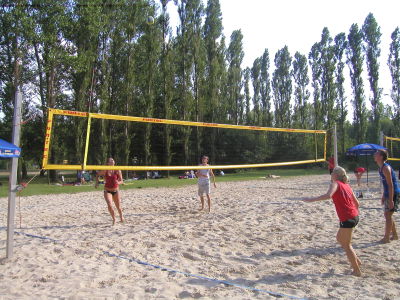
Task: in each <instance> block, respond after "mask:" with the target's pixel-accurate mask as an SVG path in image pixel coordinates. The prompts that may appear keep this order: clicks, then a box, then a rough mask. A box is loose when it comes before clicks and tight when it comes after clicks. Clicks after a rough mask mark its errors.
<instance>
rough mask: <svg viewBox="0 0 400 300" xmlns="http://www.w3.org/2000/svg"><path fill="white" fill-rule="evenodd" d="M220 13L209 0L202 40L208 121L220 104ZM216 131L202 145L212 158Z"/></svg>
mask: <svg viewBox="0 0 400 300" xmlns="http://www.w3.org/2000/svg"><path fill="white" fill-rule="evenodd" d="M222 29H223V27H222V13H221V6H220V3H219V0H209V1H208V2H207V7H206V19H205V23H204V42H205V48H206V67H205V81H206V82H207V83H208V84H207V87H206V89H205V96H206V102H205V107H206V109H205V115H204V120H205V121H208V122H217V121H218V112H219V107H220V105H221V93H220V92H221V88H222V85H221V83H222V73H223V70H222V68H223V66H222V65H221V60H220V57H221V55H223V53H221V44H222V43H221V42H220V39H221V37H222ZM216 141H217V133H216V132H215V130H212V131H211V133H210V137H209V141H208V142H207V145H205V146H204V150H205V151H206V152H208V153H209V154H210V155H211V157H212V158H213V159H215V158H216V153H217V152H216V148H215V145H216Z"/></svg>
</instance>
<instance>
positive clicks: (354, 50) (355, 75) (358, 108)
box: [346, 24, 367, 143]
mask: <svg viewBox="0 0 400 300" xmlns="http://www.w3.org/2000/svg"><path fill="white" fill-rule="evenodd" d="M347 39H348V47H347V50H346V55H347V64H348V66H349V69H350V80H351V87H352V89H353V97H354V98H353V101H352V102H353V107H354V128H355V139H356V142H357V143H362V142H365V134H366V130H367V124H366V123H367V120H366V115H367V112H366V106H365V96H364V82H363V78H362V71H363V63H364V55H363V49H362V32H361V30H359V28H358V25H357V24H353V25H351V27H350V32H349V34H348V36H347Z"/></svg>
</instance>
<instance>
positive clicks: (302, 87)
mask: <svg viewBox="0 0 400 300" xmlns="http://www.w3.org/2000/svg"><path fill="white" fill-rule="evenodd" d="M292 76H293V80H294V84H295V88H294V98H295V99H294V113H293V119H294V120H293V121H294V126H296V127H297V126H300V127H301V128H306V127H307V102H308V99H309V98H310V92H309V91H308V85H309V83H310V78H309V77H308V65H307V57H306V56H305V55H302V54H301V53H299V52H296V53H295V55H294V60H293V69H292Z"/></svg>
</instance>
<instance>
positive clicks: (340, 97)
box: [335, 32, 347, 153]
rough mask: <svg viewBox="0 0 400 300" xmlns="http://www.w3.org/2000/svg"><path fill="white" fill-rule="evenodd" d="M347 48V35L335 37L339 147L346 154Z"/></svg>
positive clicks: (342, 34)
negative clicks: (345, 79)
mask: <svg viewBox="0 0 400 300" xmlns="http://www.w3.org/2000/svg"><path fill="white" fill-rule="evenodd" d="M346 48H347V40H346V34H345V33H344V32H342V33H339V34H338V35H336V36H335V58H336V62H337V65H336V71H335V74H336V90H337V101H336V107H337V111H338V118H337V120H338V122H337V123H338V127H337V130H338V135H339V139H338V144H339V145H338V146H339V149H340V153H344V152H345V148H346V144H345V143H346V131H345V123H346V117H347V104H346V96H345V90H344V67H345V62H344V61H343V55H344V52H345V50H346Z"/></svg>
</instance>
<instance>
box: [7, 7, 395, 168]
mask: <svg viewBox="0 0 400 300" xmlns="http://www.w3.org/2000/svg"><path fill="white" fill-rule="evenodd" d="M168 2H169V0H159V1H153V0H140V1H130V0H113V1H103V0H91V1H87V0H60V1H52V0H40V1H38V0H29V1H21V0H16V1H15V0H14V1H11V0H4V1H2V4H0V20H1V29H0V30H1V32H0V70H1V71H0V108H1V111H2V113H3V115H2V116H1V120H0V122H1V130H0V135H1V136H2V137H5V138H9V136H10V134H11V118H12V110H13V105H12V100H13V95H14V92H15V89H16V87H17V86H22V87H23V90H24V94H25V103H24V117H25V119H28V120H29V122H27V123H26V124H25V125H24V127H23V135H22V146H23V148H24V150H25V151H24V152H23V164H26V162H27V161H35V162H37V163H40V159H41V151H42V147H43V136H44V128H45V124H46V113H47V108H48V107H54V108H62V109H71V110H78V111H91V112H101V113H109V114H119V115H136V116H146V117H149V116H151V117H158V118H166V119H180V120H194V121H204V122H215V123H232V124H251V125H258V126H274V127H296V128H310V129H329V128H332V127H333V125H334V123H337V124H338V128H339V137H340V142H339V144H340V149H341V152H342V153H344V151H345V148H346V147H347V146H349V145H350V144H351V143H353V142H357V143H359V142H364V141H367V140H368V141H370V142H378V133H379V131H380V130H381V129H382V128H383V129H384V130H385V131H386V132H389V131H391V132H390V133H391V134H392V135H396V134H397V135H398V134H400V30H399V28H396V29H395V30H394V32H393V34H392V42H391V44H390V55H389V58H388V64H389V67H390V72H391V76H392V82H393V86H392V93H391V97H392V99H393V106H387V107H384V106H383V104H382V89H381V88H380V85H379V63H378V61H379V57H380V42H381V32H380V27H379V25H378V24H377V22H376V20H375V18H374V16H373V14H369V15H368V16H367V18H366V19H365V22H364V24H363V25H362V27H361V28H360V27H359V26H358V25H357V24H353V25H352V26H351V28H350V30H349V32H348V33H347V34H346V33H339V34H338V35H336V36H334V37H333V36H331V34H330V32H329V30H328V28H324V29H323V31H322V35H321V40H320V41H318V42H316V43H315V44H314V45H313V46H312V48H311V50H310V52H309V53H308V55H306V54H302V53H299V52H295V54H294V56H292V54H291V53H290V51H289V49H288V47H287V46H285V47H283V48H282V49H280V50H278V51H277V53H275V56H274V59H273V62H272V61H271V60H272V59H271V58H270V53H269V51H268V49H265V51H264V53H263V54H262V55H261V56H260V57H259V58H256V59H255V60H254V63H253V65H252V66H251V67H247V68H244V67H243V65H242V64H243V57H244V51H243V35H242V32H241V31H240V30H235V31H233V32H232V34H231V36H230V39H229V41H227V40H226V37H225V36H224V35H223V25H222V13H221V8H220V4H219V0H208V1H207V3H203V2H202V0H174V5H175V7H176V9H177V11H178V15H179V26H178V27H177V28H176V31H175V29H173V28H171V26H170V20H169V15H168V11H167V6H168ZM149 16H153V17H154V18H155V22H154V24H152V23H151V22H148V21H147V19H148V17H149ZM272 64H273V66H272ZM364 66H366V67H367V68H366V70H364ZM346 67H347V68H346ZM365 71H367V73H368V81H369V84H368V87H367V85H366V84H365V83H364V82H363V74H364V73H363V72H365ZM346 72H349V74H350V80H351V87H352V92H353V93H352V97H351V98H350V99H348V98H346V93H345V89H344V81H345V73H346ZM310 75H311V76H310ZM367 88H369V89H370V90H371V97H370V99H369V101H370V104H371V105H370V106H371V110H368V109H367V105H366V104H367V100H366V96H365V90H366V89H367ZM350 106H352V108H353V110H354V116H353V118H352V119H353V121H352V122H349V121H347V120H348V119H349V118H348V116H347V111H348V109H349V107H350ZM85 126H86V125H85V122H84V121H83V120H81V119H80V118H76V119H68V118H59V119H58V120H57V126H56V130H57V135H56V136H54V137H53V138H54V139H53V145H54V147H52V149H51V159H52V160H53V161H60V160H62V159H68V160H69V161H70V162H75V163H80V162H82V153H83V151H82V149H83V145H84V140H85V136H84V133H85ZM72 129H73V130H72ZM92 136H95V137H96V139H94V140H93V143H92V144H91V156H90V160H91V163H96V164H99V163H102V162H104V161H105V159H106V157H107V156H110V155H111V156H115V157H116V159H117V161H118V162H120V163H121V164H129V165H132V164H133V163H134V159H135V158H136V157H139V158H140V160H141V162H142V163H143V164H152V163H158V164H166V165H170V164H172V163H176V164H180V165H182V164H189V163H193V162H194V160H195V159H196V158H197V157H198V156H199V155H200V154H201V153H204V152H207V153H209V154H210V155H211V157H212V158H213V160H214V161H226V162H228V161H229V162H240V161H243V162H250V161H251V162H253V161H267V160H271V158H272V157H274V158H275V159H279V155H280V154H279V153H285V152H288V151H289V150H290V149H294V148H296V147H298V146H299V147H300V145H301V143H302V141H301V139H293V138H290V139H289V138H284V139H282V136H278V135H276V136H275V137H273V136H272V137H267V136H261V135H254V136H243V137H240V136H239V135H235V134H231V133H228V134H227V133H225V132H221V131H218V130H204V129H202V128H198V127H193V128H192V127H182V128H180V129H179V130H176V128H173V127H172V126H154V125H151V124H146V125H140V126H138V125H137V124H132V123H129V122H109V121H106V120H102V121H99V122H97V123H95V124H94V125H93V127H92ZM127 137H129V138H127ZM232 140H233V141H235V143H233V142H232ZM233 144H236V145H242V146H243V145H247V147H248V149H253V151H250V150H245V151H241V150H240V151H239V150H238V151H234V152H235V153H234V154H232V153H233V152H232V147H234V145H233ZM242 146H237V147H238V149H244V148H243V147H244V146H243V147H242ZM28 149H29V150H28ZM246 149H247V148H246ZM251 152H253V153H251Z"/></svg>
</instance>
